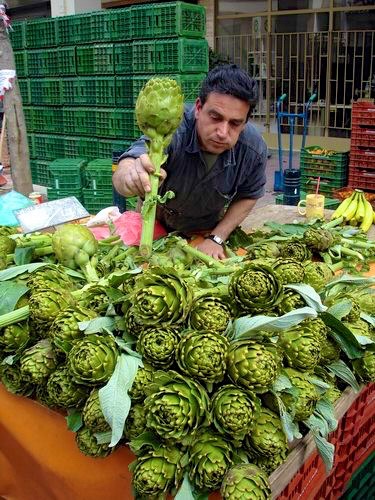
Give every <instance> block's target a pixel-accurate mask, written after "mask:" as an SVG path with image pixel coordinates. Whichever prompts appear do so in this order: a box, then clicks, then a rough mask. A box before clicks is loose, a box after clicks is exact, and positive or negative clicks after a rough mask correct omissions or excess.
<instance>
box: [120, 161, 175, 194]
mask: <svg viewBox="0 0 375 500" xmlns="http://www.w3.org/2000/svg"><path fill="white" fill-rule="evenodd" d="M154 171H155V169H154V166H153V164H152V163H151V160H150V158H149V156H148V155H146V154H144V155H141V156H140V157H139V158H125V159H124V160H121V161H120V163H119V164H118V167H117V169H116V172H115V173H114V174H113V184H114V186H115V188H116V190H117V192H118V193H120V194H122V195H123V196H140V197H142V198H143V197H144V195H145V193H149V192H150V191H151V184H150V174H151V173H153V172H154ZM166 176H167V173H166V171H165V170H164V169H162V168H161V169H160V182H163V180H164V179H165V178H166Z"/></svg>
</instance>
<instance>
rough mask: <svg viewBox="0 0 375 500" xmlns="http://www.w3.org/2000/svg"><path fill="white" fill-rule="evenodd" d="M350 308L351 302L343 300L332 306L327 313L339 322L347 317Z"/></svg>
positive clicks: (351, 306)
mask: <svg viewBox="0 0 375 500" xmlns="http://www.w3.org/2000/svg"><path fill="white" fill-rule="evenodd" d="M352 308H353V302H352V301H351V300H350V299H345V300H342V301H340V302H336V303H335V304H333V306H331V307H330V308H329V309H328V310H327V312H329V314H332V315H333V316H334V317H335V318H337V319H340V320H341V319H342V318H345V316H348V314H349V313H350V311H351V310H352Z"/></svg>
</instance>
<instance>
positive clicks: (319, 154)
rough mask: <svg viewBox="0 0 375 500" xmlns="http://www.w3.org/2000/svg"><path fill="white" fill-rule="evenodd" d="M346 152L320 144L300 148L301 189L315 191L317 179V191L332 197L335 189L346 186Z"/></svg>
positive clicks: (347, 155) (347, 156)
mask: <svg viewBox="0 0 375 500" xmlns="http://www.w3.org/2000/svg"><path fill="white" fill-rule="evenodd" d="M348 160H349V154H348V153H347V152H338V151H327V150H325V149H323V148H321V147H320V146H310V147H307V148H304V149H302V150H301V163H300V165H301V167H300V168H301V190H303V191H305V192H306V193H315V192H316V189H317V185H318V179H319V178H320V181H319V193H321V194H324V195H325V196H326V197H330V198H332V197H333V194H334V191H335V190H336V189H339V188H342V187H344V186H346V183H347V180H348Z"/></svg>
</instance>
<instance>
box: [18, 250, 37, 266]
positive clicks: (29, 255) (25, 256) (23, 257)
mask: <svg viewBox="0 0 375 500" xmlns="http://www.w3.org/2000/svg"><path fill="white" fill-rule="evenodd" d="M33 256H34V248H33V247H25V248H20V247H17V248H16V249H15V250H14V263H15V264H16V266H22V265H24V264H30V262H32V260H33Z"/></svg>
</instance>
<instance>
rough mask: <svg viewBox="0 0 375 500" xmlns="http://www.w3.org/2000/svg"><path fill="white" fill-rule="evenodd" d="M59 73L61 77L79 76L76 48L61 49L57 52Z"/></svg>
mask: <svg viewBox="0 0 375 500" xmlns="http://www.w3.org/2000/svg"><path fill="white" fill-rule="evenodd" d="M57 58H58V72H59V74H60V75H61V76H70V75H76V74H77V64H76V48H75V47H59V48H58V50H57Z"/></svg>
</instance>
